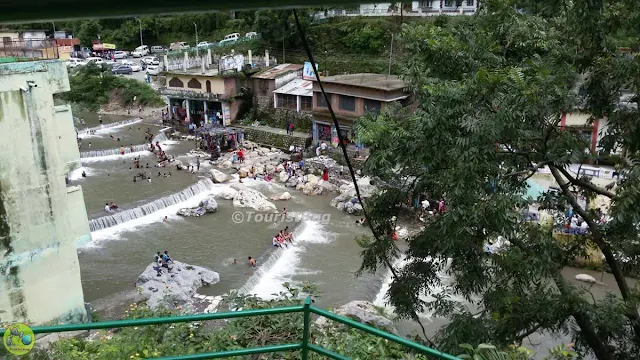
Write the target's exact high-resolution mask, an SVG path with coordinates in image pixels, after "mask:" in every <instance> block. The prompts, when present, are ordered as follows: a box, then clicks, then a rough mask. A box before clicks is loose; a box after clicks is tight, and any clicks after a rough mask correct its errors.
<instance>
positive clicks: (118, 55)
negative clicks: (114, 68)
mask: <svg viewBox="0 0 640 360" xmlns="http://www.w3.org/2000/svg"><path fill="white" fill-rule="evenodd" d="M127 56H128V55H127V53H126V52H125V51H116V52H114V53H113V58H114V59H126V58H127Z"/></svg>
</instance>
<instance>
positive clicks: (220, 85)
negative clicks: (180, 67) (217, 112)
mask: <svg viewBox="0 0 640 360" xmlns="http://www.w3.org/2000/svg"><path fill="white" fill-rule="evenodd" d="M173 78H178V79H180V80H181V81H182V84H183V86H182V87H175V86H171V85H169V82H170V81H171V79H173ZM193 78H195V79H197V80H198V81H200V84H201V85H202V86H201V88H200V89H197V88H190V87H189V85H188V84H189V81H190V80H191V79H193ZM207 80H208V81H210V82H211V91H210V92H211V93H212V94H224V93H225V92H224V79H223V78H221V77H213V76H197V75H195V76H186V75H171V74H167V89H169V90H189V91H195V92H198V93H206V92H207Z"/></svg>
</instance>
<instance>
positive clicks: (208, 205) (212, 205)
mask: <svg viewBox="0 0 640 360" xmlns="http://www.w3.org/2000/svg"><path fill="white" fill-rule="evenodd" d="M200 207H201V208H203V209H204V210H205V212H206V213H207V214H213V213H214V212H216V211H218V203H217V202H216V198H215V196H213V195H209V196H208V197H207V198H206V199H204V200H202V201H200Z"/></svg>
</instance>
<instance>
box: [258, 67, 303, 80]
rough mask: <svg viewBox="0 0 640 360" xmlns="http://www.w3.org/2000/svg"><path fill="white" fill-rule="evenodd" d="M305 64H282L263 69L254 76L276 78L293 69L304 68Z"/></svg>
mask: <svg viewBox="0 0 640 360" xmlns="http://www.w3.org/2000/svg"><path fill="white" fill-rule="evenodd" d="M302 68H303V66H302V65H300V64H280V65H276V66H274V67H272V68H269V69H267V70H264V71H261V72H259V73H257V74H255V75H253V76H252V78H254V79H275V78H277V77H278V76H280V75H284V74H286V73H288V72H291V71H298V70H302Z"/></svg>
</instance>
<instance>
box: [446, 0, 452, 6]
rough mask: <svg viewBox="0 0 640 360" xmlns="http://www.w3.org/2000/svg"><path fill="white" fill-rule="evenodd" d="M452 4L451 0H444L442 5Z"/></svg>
mask: <svg viewBox="0 0 640 360" xmlns="http://www.w3.org/2000/svg"><path fill="white" fill-rule="evenodd" d="M451 5H453V0H444V6H451Z"/></svg>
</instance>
